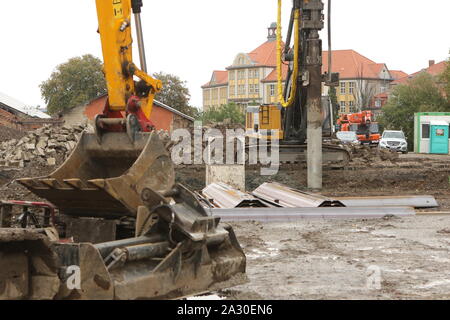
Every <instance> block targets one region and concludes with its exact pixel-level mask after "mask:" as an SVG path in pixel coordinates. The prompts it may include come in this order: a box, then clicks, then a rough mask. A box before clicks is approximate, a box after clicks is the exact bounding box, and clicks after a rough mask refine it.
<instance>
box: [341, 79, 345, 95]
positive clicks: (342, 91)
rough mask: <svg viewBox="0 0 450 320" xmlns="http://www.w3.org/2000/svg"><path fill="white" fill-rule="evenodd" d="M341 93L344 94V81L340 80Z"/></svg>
mask: <svg viewBox="0 0 450 320" xmlns="http://www.w3.org/2000/svg"><path fill="white" fill-rule="evenodd" d="M341 94H345V82H341Z"/></svg>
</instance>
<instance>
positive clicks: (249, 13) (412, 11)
mask: <svg viewBox="0 0 450 320" xmlns="http://www.w3.org/2000/svg"><path fill="white" fill-rule="evenodd" d="M105 1H107V0H105ZM276 6H277V1H276V0H194V1H186V0H172V1H167V0H165V1H162V0H160V1H155V0H144V8H143V13H142V15H143V16H142V18H143V25H144V36H145V45H146V50H147V60H148V62H149V71H150V72H156V71H164V72H168V73H173V74H176V75H178V76H179V77H180V78H181V79H183V80H186V81H187V83H188V87H189V89H190V92H191V95H192V99H191V104H192V105H194V106H197V107H200V106H201V104H202V92H201V89H200V86H201V85H203V84H204V83H206V82H208V81H209V79H210V77H211V73H212V71H213V70H218V69H221V70H224V69H225V67H227V66H229V65H231V64H232V62H233V59H234V57H235V56H236V54H238V53H239V52H250V51H251V50H253V49H254V48H256V47H257V46H258V45H260V44H261V43H263V42H264V41H265V40H266V35H267V32H266V28H267V27H268V26H269V24H270V23H271V22H274V21H276ZM290 8H291V1H290V0H285V1H284V26H285V28H284V31H286V29H287V19H288V16H289V12H290ZM2 11H3V13H4V14H3V15H2V19H1V20H0V30H1V34H2V37H1V41H2V50H1V51H0V57H1V59H0V74H1V77H0V92H3V93H5V94H8V95H10V96H12V97H14V98H16V99H19V100H22V101H24V102H25V103H27V104H32V105H37V104H40V105H41V106H43V105H44V102H43V101H42V99H41V95H40V90H39V87H38V86H39V84H40V83H41V82H42V81H44V80H46V79H48V77H49V76H50V74H51V72H52V70H53V69H54V68H55V67H56V65H58V64H60V63H63V62H65V61H67V59H69V58H71V57H74V56H79V55H82V54H86V53H91V54H94V55H95V56H98V57H100V58H101V47H100V38H99V35H98V34H97V32H96V31H97V16H96V8H95V0H76V1H69V0H39V1H35V0H25V1H2ZM449 12H450V1H448V0H427V1H422V0H377V1H373V0H371V1H369V0H333V49H354V50H356V51H358V52H360V53H361V54H363V55H365V56H366V57H368V58H370V59H372V60H374V61H375V62H378V63H382V62H384V63H386V64H387V66H388V68H390V69H400V70H403V71H405V72H407V73H412V72H416V71H418V70H420V69H422V68H424V67H427V65H428V60H430V59H434V60H436V62H439V61H442V60H444V59H447V58H448V56H449V49H450V18H449V16H448V14H449ZM323 36H326V33H324V34H323ZM326 49H327V45H326V41H325V38H324V50H326ZM134 60H135V62H136V63H137V64H139V59H138V56H137V51H135V59H134Z"/></svg>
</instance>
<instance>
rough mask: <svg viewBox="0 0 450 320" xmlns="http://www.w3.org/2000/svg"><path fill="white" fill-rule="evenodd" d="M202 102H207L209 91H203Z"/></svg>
mask: <svg viewBox="0 0 450 320" xmlns="http://www.w3.org/2000/svg"><path fill="white" fill-rule="evenodd" d="M203 101H209V90H204V91H203Z"/></svg>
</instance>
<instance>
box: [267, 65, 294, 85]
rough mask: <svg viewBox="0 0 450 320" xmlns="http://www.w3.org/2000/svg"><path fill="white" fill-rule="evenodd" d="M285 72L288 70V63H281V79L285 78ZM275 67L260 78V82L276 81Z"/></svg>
mask: <svg viewBox="0 0 450 320" xmlns="http://www.w3.org/2000/svg"><path fill="white" fill-rule="evenodd" d="M287 72H288V65H287V64H282V65H281V74H282V77H283V79H286V77H287ZM277 79H278V78H277V69H276V68H275V69H273V70H272V72H271V73H269V75H268V76H267V77H266V78H265V79H264V80H262V81H261V82H276V81H277Z"/></svg>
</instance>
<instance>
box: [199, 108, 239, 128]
mask: <svg viewBox="0 0 450 320" xmlns="http://www.w3.org/2000/svg"><path fill="white" fill-rule="evenodd" d="M200 120H201V121H203V122H204V123H205V124H214V123H218V122H228V123H229V124H240V125H243V124H245V115H244V113H243V112H242V110H241V109H240V108H239V106H237V105H236V104H235V103H229V104H226V105H223V106H221V107H220V108H210V109H208V110H207V111H205V112H203V113H202V114H201V116H200Z"/></svg>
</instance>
